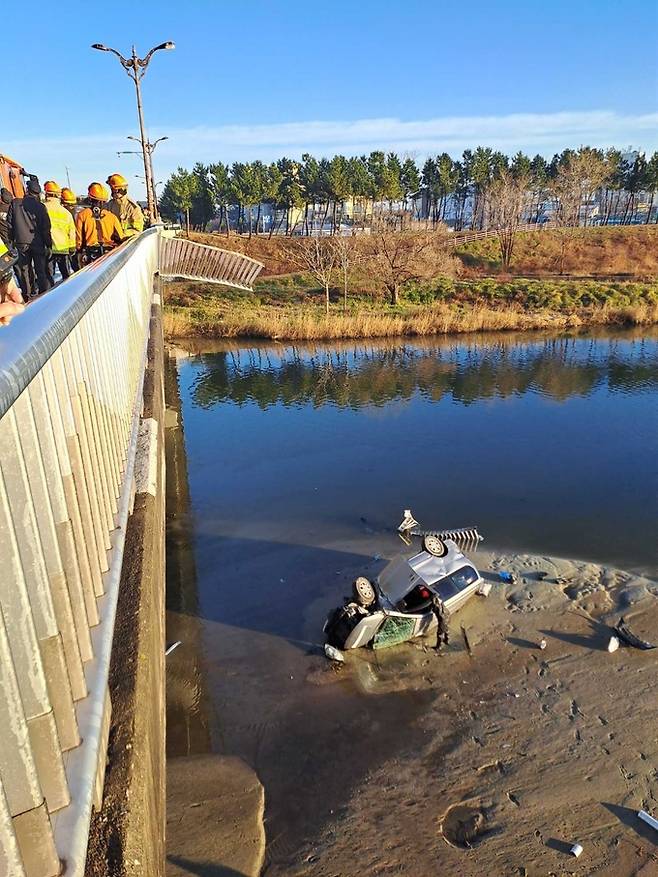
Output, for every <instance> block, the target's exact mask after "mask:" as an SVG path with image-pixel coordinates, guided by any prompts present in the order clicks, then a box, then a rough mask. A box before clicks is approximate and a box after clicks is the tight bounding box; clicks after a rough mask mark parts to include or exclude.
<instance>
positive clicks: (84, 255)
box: [75, 183, 128, 266]
mask: <svg viewBox="0 0 658 877" xmlns="http://www.w3.org/2000/svg"><path fill="white" fill-rule="evenodd" d="M87 194H88V196H89V197H88V199H87V202H88V204H89V206H88V207H85V209H84V210H81V211H80V213H78V215H77V216H76V218H75V237H76V247H77V250H78V261H79V262H80V265H81V266H82V265H86V264H87V263H89V262H93V261H94V259H98V257H99V256H102V255H103V253H106V252H107V251H108V250H113V249H114V247H116V246H117V245H118V244H120V243H121V242H122V241H124V240H125V239H126V237H128V235H126V233H125V231H124V230H123V226H122V225H121V223H120V222H119V220H118V219H117V217H116V216H115V215H114V213H112V212H111V211H110V210H108V209H107V207H106V206H105V202H106V201H107V198H108V195H109V192H108V191H107V189H106V188H105V186H104V185H103V184H102V183H91V185H90V186H89V188H88V189H87Z"/></svg>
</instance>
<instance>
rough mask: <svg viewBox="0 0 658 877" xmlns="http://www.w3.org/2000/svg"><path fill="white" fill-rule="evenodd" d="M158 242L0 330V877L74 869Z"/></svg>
mask: <svg viewBox="0 0 658 877" xmlns="http://www.w3.org/2000/svg"><path fill="white" fill-rule="evenodd" d="M158 239H159V234H158V231H157V229H152V230H149V231H148V232H145V233H144V234H142V235H140V236H138V237H137V238H134V239H132V240H131V241H129V242H127V243H126V244H124V245H123V246H122V247H120V248H119V249H118V250H116V251H114V252H112V253H110V254H108V255H106V256H104V257H103V258H102V259H100V260H99V261H97V262H95V263H93V264H92V265H89V266H88V267H87V268H85V269H83V270H82V271H80V272H79V273H78V274H76V275H74V276H73V277H72V278H70V279H69V280H68V281H66V282H65V283H63V284H62V285H61V286H60V287H58V288H57V289H55V290H53V291H52V292H51V293H49V294H48V295H46V296H44V297H43V298H41V299H39V300H38V301H36V302H34V303H33V304H31V305H30V307H29V308H28V309H27V311H26V313H25V314H24V315H22V316H21V317H19V318H17V319H16V320H14V321H13V323H12V325H11V326H10V327H8V328H6V329H3V330H0V559H1V561H2V573H1V575H2V578H1V579H0V874H2V875H5V874H6V875H12V877H23V875H25V877H54V875H57V874H60V873H64V874H66V875H82V874H83V872H84V867H85V858H86V849H87V841H88V834H89V823H90V818H91V811H92V805H95V806H96V807H99V806H100V802H101V795H102V783H103V775H104V770H105V760H106V751H107V738H108V733H109V725H110V709H111V707H110V702H109V694H108V671H109V663H110V656H111V649H112V636H113V631H114V619H115V613H116V605H117V596H118V587H119V578H120V573H121V566H122V558H123V543H124V538H125V531H126V522H127V519H128V514H129V508H130V504H131V500H132V496H133V489H134V488H133V466H134V459H135V448H136V443H137V434H138V427H139V422H140V409H141V398H142V384H143V378H144V364H145V355H146V347H147V341H148V335H149V320H150V316H151V305H152V298H153V275H154V274H155V273H156V272H157V269H158ZM62 869H63V870H62Z"/></svg>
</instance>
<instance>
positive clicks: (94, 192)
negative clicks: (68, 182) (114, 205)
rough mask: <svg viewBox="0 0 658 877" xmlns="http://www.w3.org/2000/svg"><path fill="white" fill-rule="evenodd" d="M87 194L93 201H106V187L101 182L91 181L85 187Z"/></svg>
mask: <svg viewBox="0 0 658 877" xmlns="http://www.w3.org/2000/svg"><path fill="white" fill-rule="evenodd" d="M87 194H88V195H89V197H90V198H92V199H93V200H94V201H107V198H108V193H107V189H106V188H105V186H104V185H103V184H102V183H91V184H90V186H89V188H88V189H87Z"/></svg>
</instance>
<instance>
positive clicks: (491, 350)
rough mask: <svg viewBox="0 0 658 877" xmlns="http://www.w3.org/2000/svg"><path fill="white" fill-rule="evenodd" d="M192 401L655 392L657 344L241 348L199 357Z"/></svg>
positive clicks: (361, 402) (351, 402)
mask: <svg viewBox="0 0 658 877" xmlns="http://www.w3.org/2000/svg"><path fill="white" fill-rule="evenodd" d="M199 364H200V366H201V368H199V370H198V374H197V377H196V380H195V382H194V384H193V387H192V393H193V398H194V402H195V403H196V404H197V405H198V406H200V407H202V408H209V407H211V406H213V405H216V404H218V403H222V402H233V403H235V404H237V405H243V404H245V403H247V402H255V403H256V404H257V405H258V406H259V407H260V408H262V409H266V408H269V407H271V406H273V405H283V406H293V407H298V406H302V405H308V404H310V405H312V406H316V407H319V406H322V405H327V404H329V405H334V406H338V407H340V408H361V407H364V406H376V407H380V406H384V405H387V404H389V403H391V402H395V401H404V400H408V399H411V398H412V397H413V396H415V395H419V396H421V397H424V398H426V399H427V400H430V401H434V402H438V401H440V400H441V399H443V398H444V397H447V398H449V399H451V400H452V401H454V402H458V403H461V404H463V405H469V404H471V403H473V402H475V401H477V400H486V399H496V398H498V399H504V398H508V397H511V396H523V395H525V394H526V393H537V394H540V395H542V396H545V397H548V398H551V399H554V400H556V401H559V402H562V401H564V400H566V399H569V398H570V397H573V396H580V397H587V396H589V395H590V394H591V393H592V392H594V391H595V390H597V389H599V388H605V389H607V390H608V391H610V392H613V393H634V394H637V393H641V392H647V391H653V390H655V389H656V388H657V387H658V344H657V343H656V340H655V339H651V338H650V337H647V336H643V337H639V338H635V337H633V336H630V337H628V336H624V335H620V336H618V337H608V338H587V339H584V338H571V337H560V338H536V337H535V338H531V339H524V340H517V339H515V338H512V339H502V340H501V339H500V337H499V338H498V339H497V340H496V341H494V342H491V341H489V342H488V343H487V342H483V341H481V340H477V341H464V340H462V339H460V340H459V341H446V342H442V343H436V342H434V343H432V344H426V343H423V344H421V343H409V342H405V343H400V344H395V345H391V344H390V343H376V342H375V343H354V344H352V345H346V344H342V345H340V346H338V347H337V348H336V347H332V348H327V347H324V346H317V347H307V346H280V345H279V346H277V347H272V346H264V345H253V346H244V347H241V348H238V349H232V348H230V347H229V348H228V349H223V350H221V349H220V350H218V351H217V352H214V353H212V354H211V355H202V356H201V357H200V360H199Z"/></svg>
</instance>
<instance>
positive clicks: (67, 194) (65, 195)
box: [62, 186, 78, 204]
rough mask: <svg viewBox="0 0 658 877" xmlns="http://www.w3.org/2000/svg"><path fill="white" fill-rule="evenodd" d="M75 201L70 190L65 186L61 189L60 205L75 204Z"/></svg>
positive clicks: (73, 193)
mask: <svg viewBox="0 0 658 877" xmlns="http://www.w3.org/2000/svg"><path fill="white" fill-rule="evenodd" d="M77 200H78V199H77V198H76V197H75V192H74V191H73V190H72V189H67V188H66V186H65V187H64V188H63V189H62V204H75V203H76V201H77Z"/></svg>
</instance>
